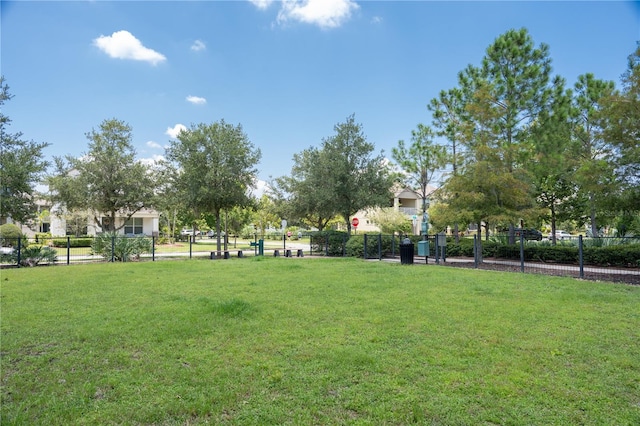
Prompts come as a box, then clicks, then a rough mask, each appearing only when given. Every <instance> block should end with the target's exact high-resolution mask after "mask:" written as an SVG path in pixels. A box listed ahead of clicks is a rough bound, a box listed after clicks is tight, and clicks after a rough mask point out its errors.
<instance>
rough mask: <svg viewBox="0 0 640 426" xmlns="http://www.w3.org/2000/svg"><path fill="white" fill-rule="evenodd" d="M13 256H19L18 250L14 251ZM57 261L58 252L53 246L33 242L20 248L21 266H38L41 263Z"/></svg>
mask: <svg viewBox="0 0 640 426" xmlns="http://www.w3.org/2000/svg"><path fill="white" fill-rule="evenodd" d="M13 256H15V257H16V258H17V252H14V254H13ZM16 260H17V259H16ZM57 261H58V253H57V252H56V251H55V250H54V249H52V248H51V247H47V246H41V245H34V244H32V245H30V246H29V247H25V248H23V249H22V250H20V266H37V265H39V264H41V263H49V264H52V263H55V262H57Z"/></svg>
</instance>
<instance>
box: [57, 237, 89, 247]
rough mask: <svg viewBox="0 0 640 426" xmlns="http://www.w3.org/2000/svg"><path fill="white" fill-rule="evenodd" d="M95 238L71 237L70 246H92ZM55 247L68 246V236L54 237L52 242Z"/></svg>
mask: <svg viewBox="0 0 640 426" xmlns="http://www.w3.org/2000/svg"><path fill="white" fill-rule="evenodd" d="M93 240H94V238H92V237H85V238H75V237H71V238H69V240H68V241H69V247H91V245H92V244H93ZM51 243H52V245H53V246H54V247H67V239H66V238H54V239H53V241H52V242H51Z"/></svg>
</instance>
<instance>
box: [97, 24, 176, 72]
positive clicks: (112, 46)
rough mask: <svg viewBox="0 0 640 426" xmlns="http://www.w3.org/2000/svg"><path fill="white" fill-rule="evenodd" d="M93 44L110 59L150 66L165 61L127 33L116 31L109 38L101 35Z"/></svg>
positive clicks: (162, 56) (161, 55) (161, 56)
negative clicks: (127, 60)
mask: <svg viewBox="0 0 640 426" xmlns="http://www.w3.org/2000/svg"><path fill="white" fill-rule="evenodd" d="M93 44H94V45H95V46H97V47H98V48H99V49H100V50H102V51H103V52H105V53H106V54H107V55H109V56H111V57H112V58H117V59H133V60H134V61H145V62H149V63H150V64H152V65H157V64H158V63H160V62H164V61H166V60H167V58H166V57H165V56H164V55H163V54H161V53H158V52H156V51H155V50H153V49H149V48H148V47H144V46H143V45H142V43H141V42H140V40H138V39H137V38H135V37H134V36H133V34H131V33H130V32H129V31H124V30H123V31H116V32H114V33H113V34H111V35H110V36H104V35H101V36H100V37H98V38H96V39H94V40H93Z"/></svg>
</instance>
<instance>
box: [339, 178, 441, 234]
mask: <svg viewBox="0 0 640 426" xmlns="http://www.w3.org/2000/svg"><path fill="white" fill-rule="evenodd" d="M435 190H436V188H435V187H434V186H431V185H429V186H428V187H427V195H430V194H432V193H433V192H434V191H435ZM389 207H393V208H394V210H397V211H400V212H402V213H404V215H405V216H406V218H407V220H408V221H411V222H412V227H413V233H414V234H415V235H419V234H420V222H421V221H422V195H421V194H419V193H418V192H417V191H415V190H413V189H411V188H407V187H404V188H397V189H395V190H394V192H393V199H392V200H389ZM373 211H375V210H361V211H359V212H358V213H356V214H355V215H354V216H353V217H357V218H358V221H359V224H358V228H357V230H358V232H380V228H379V227H378V226H377V225H376V224H375V223H373V221H372V220H371V219H370V216H371V213H373ZM353 217H352V218H350V219H351V220H353Z"/></svg>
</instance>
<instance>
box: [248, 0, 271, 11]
mask: <svg viewBox="0 0 640 426" xmlns="http://www.w3.org/2000/svg"><path fill="white" fill-rule="evenodd" d="M249 1H250V2H251V3H253V4H254V6H255V7H257V8H258V9H262V10H265V9H268V8H269V6H271V4H272V3H273V2H274V0H249Z"/></svg>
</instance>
